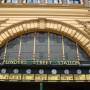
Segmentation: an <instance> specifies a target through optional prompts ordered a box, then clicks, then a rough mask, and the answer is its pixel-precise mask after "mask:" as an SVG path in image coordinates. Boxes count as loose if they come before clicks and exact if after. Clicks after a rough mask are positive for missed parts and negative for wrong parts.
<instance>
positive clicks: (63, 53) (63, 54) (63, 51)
mask: <svg viewBox="0 0 90 90" xmlns="http://www.w3.org/2000/svg"><path fill="white" fill-rule="evenodd" d="M62 59H63V60H65V50H64V39H63V35H62Z"/></svg>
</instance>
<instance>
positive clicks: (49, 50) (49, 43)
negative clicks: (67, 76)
mask: <svg viewBox="0 0 90 90" xmlns="http://www.w3.org/2000/svg"><path fill="white" fill-rule="evenodd" d="M48 60H50V33H49V32H48Z"/></svg>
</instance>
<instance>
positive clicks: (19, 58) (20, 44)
mask: <svg viewBox="0 0 90 90" xmlns="http://www.w3.org/2000/svg"><path fill="white" fill-rule="evenodd" d="M21 48H22V36H20V41H19V51H18V61H19V60H21Z"/></svg>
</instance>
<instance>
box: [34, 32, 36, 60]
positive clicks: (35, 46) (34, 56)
mask: <svg viewBox="0 0 90 90" xmlns="http://www.w3.org/2000/svg"><path fill="white" fill-rule="evenodd" d="M35 59H36V32H35V33H34V47H33V60H34V61H35Z"/></svg>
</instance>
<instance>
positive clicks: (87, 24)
mask: <svg viewBox="0 0 90 90" xmlns="http://www.w3.org/2000/svg"><path fill="white" fill-rule="evenodd" d="M77 22H78V23H79V24H81V25H83V30H84V31H85V32H86V33H87V34H88V35H90V21H80V20H77Z"/></svg>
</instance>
